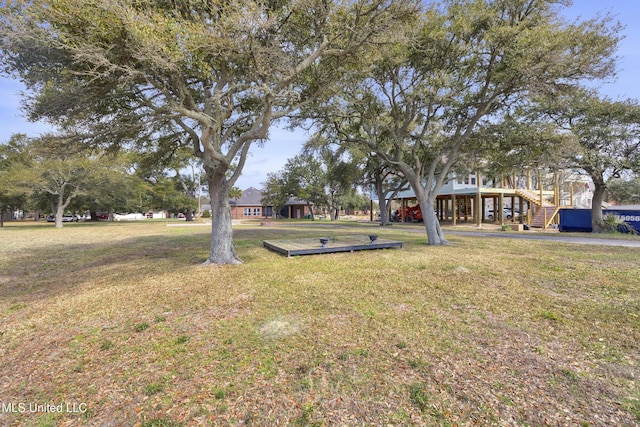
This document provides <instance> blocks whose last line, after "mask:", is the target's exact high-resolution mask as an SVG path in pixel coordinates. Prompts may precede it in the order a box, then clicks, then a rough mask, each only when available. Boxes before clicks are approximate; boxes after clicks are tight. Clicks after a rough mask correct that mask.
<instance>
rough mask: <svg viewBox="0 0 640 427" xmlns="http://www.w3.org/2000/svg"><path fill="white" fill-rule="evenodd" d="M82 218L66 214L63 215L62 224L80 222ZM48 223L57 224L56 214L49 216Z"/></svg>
mask: <svg viewBox="0 0 640 427" xmlns="http://www.w3.org/2000/svg"><path fill="white" fill-rule="evenodd" d="M79 220H80V218H78V215H76V214H64V215H62V222H78V221H79ZM47 222H56V216H55V215H54V214H50V215H47Z"/></svg>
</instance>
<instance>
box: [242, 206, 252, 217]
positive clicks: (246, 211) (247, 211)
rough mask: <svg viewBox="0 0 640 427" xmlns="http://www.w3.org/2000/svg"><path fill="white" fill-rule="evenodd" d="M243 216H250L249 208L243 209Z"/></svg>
mask: <svg viewBox="0 0 640 427" xmlns="http://www.w3.org/2000/svg"><path fill="white" fill-rule="evenodd" d="M244 216H251V208H244Z"/></svg>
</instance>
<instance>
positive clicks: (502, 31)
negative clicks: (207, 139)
mask: <svg viewBox="0 0 640 427" xmlns="http://www.w3.org/2000/svg"><path fill="white" fill-rule="evenodd" d="M560 6H561V5H560V4H559V2H556V1H552V0H535V1H531V0H514V1H487V0H449V1H444V2H442V3H438V4H434V5H433V6H432V7H430V8H429V10H428V11H427V12H426V14H425V15H424V19H422V20H420V21H418V22H415V23H413V25H411V26H410V27H407V28H406V29H405V32H404V34H405V35H406V39H408V40H409V42H407V43H398V44H397V45H396V46H395V47H394V48H393V49H386V50H384V51H380V55H379V56H378V57H376V58H375V62H374V65H373V66H372V67H371V68H370V69H368V70H367V71H368V73H367V74H365V75H364V78H363V75H362V71H360V73H357V74H356V73H354V75H353V76H352V79H350V80H346V81H345V86H347V87H348V90H345V91H341V92H340V93H339V94H338V96H337V97H336V98H335V99H334V102H333V104H330V105H326V106H324V109H323V110H320V109H317V108H316V109H314V111H313V112H312V114H317V115H318V114H319V115H321V117H322V120H323V122H324V123H327V122H332V123H333V124H334V131H333V132H334V133H335V135H336V139H338V140H341V141H345V142H347V143H349V144H354V143H357V144H361V145H363V146H364V147H366V150H367V151H368V152H370V153H375V154H376V156H378V157H379V158H380V159H382V160H383V161H384V162H385V163H386V164H388V165H390V166H391V167H393V168H394V169H395V170H396V171H397V172H398V173H399V175H401V176H402V177H404V178H405V179H407V180H408V182H409V184H410V185H411V187H412V189H413V191H414V193H415V195H416V197H417V199H418V201H419V203H420V206H421V208H422V212H423V214H424V216H425V217H424V218H425V222H424V223H425V228H426V233H427V236H428V239H429V244H446V243H447V241H446V239H445V238H444V235H443V233H442V230H441V229H440V226H439V223H438V220H437V218H436V216H435V213H434V209H433V205H434V201H435V198H436V196H437V194H438V192H439V190H440V188H441V187H442V185H443V184H444V182H445V181H446V180H447V178H448V174H449V172H450V171H452V168H454V166H455V165H456V163H458V162H459V161H460V160H461V159H463V158H464V156H463V155H464V154H465V153H466V152H467V151H468V149H470V148H471V149H475V147H473V146H472V145H473V144H472V141H473V138H472V137H473V136H474V134H475V133H476V132H477V131H478V129H479V125H482V124H483V123H486V124H489V123H498V122H500V121H502V119H503V117H504V116H505V114H508V113H509V112H511V111H512V110H513V109H514V108H516V107H517V106H518V105H520V104H521V103H523V102H527V100H529V99H531V97H533V96H537V95H539V94H542V93H555V94H560V93H563V92H564V91H565V90H567V89H568V88H571V87H575V86H577V85H580V84H582V83H583V82H584V81H585V80H589V79H598V78H603V77H606V76H608V75H610V74H611V73H612V72H613V69H614V58H613V56H612V55H613V53H614V52H615V50H616V46H617V42H618V39H619V37H618V35H617V31H618V29H619V27H618V26H616V25H615V24H613V23H612V21H611V19H610V17H606V16H605V17H604V18H602V19H594V20H587V21H584V22H575V23H568V22H566V21H564V20H563V19H562V18H561V16H560V13H559V7H560ZM327 111H328V113H326V112H327ZM318 112H320V113H318ZM321 113H324V114H321Z"/></svg>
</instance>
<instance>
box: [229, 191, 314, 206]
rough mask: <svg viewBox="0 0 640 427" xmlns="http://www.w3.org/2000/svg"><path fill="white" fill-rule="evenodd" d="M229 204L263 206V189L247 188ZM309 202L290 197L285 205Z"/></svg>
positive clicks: (230, 200)
mask: <svg viewBox="0 0 640 427" xmlns="http://www.w3.org/2000/svg"><path fill="white" fill-rule="evenodd" d="M229 204H230V205H231V206H263V204H262V191H260V190H258V189H257V188H255V187H249V188H247V189H246V190H243V191H242V196H241V197H239V198H238V199H237V200H236V199H229ZM306 204H307V203H306V202H304V201H302V200H298V199H296V198H293V197H291V198H289V200H287V203H285V206H288V205H306Z"/></svg>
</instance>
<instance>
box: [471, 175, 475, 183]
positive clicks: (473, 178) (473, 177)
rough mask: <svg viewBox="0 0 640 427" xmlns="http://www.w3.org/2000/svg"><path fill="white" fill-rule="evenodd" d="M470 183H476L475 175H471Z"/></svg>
mask: <svg viewBox="0 0 640 427" xmlns="http://www.w3.org/2000/svg"><path fill="white" fill-rule="evenodd" d="M471 185H476V177H475V176H472V177H471Z"/></svg>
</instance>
